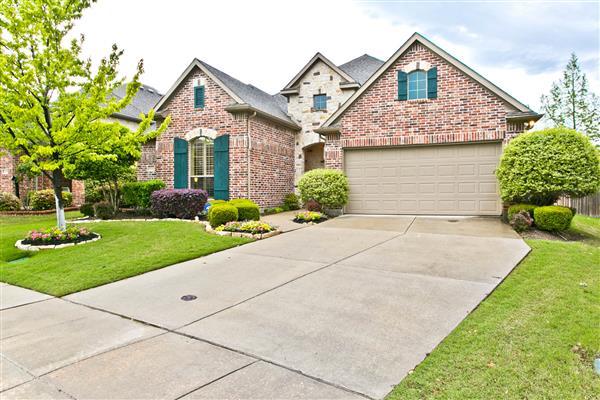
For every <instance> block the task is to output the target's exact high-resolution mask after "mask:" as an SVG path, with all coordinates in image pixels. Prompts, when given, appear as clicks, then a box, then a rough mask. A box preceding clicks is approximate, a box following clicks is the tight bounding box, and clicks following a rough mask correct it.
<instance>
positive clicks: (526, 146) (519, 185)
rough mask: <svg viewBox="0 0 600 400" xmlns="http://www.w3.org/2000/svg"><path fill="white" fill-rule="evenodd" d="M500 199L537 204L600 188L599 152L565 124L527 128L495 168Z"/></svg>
mask: <svg viewBox="0 0 600 400" xmlns="http://www.w3.org/2000/svg"><path fill="white" fill-rule="evenodd" d="M496 174H497V176H498V180H499V182H500V193H501V196H502V199H503V200H505V201H509V202H523V203H530V204H537V205H550V204H553V203H554V202H555V201H556V200H557V199H558V198H559V197H560V196H563V195H564V196H569V197H582V196H586V195H588V194H593V193H595V192H596V191H598V188H600V166H599V159H598V152H597V150H596V149H595V147H594V145H593V144H592V143H591V142H590V140H589V139H588V138H587V137H586V136H584V135H582V134H581V133H578V132H576V131H574V130H571V129H567V128H553V129H545V130H542V131H537V132H527V133H523V134H521V135H520V136H518V137H516V138H515V139H513V140H512V141H511V142H510V143H509V144H508V146H507V147H506V149H505V150H504V154H503V155H502V158H501V161H500V166H499V168H498V170H497V172H496Z"/></svg>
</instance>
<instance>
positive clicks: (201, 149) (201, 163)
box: [189, 136, 215, 196]
mask: <svg viewBox="0 0 600 400" xmlns="http://www.w3.org/2000/svg"><path fill="white" fill-rule="evenodd" d="M189 165H190V188H192V189H204V190H206V191H207V192H208V195H209V196H213V194H214V180H215V163H214V151H213V141H212V139H209V138H207V137H203V136H200V137H197V138H195V139H193V140H192V141H191V142H190V163H189Z"/></svg>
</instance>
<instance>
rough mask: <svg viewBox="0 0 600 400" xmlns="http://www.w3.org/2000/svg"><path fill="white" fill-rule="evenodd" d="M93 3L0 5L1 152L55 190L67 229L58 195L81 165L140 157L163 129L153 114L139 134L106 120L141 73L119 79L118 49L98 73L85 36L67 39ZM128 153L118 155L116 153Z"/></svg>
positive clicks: (7, 1) (10, 1) (46, 0)
mask: <svg viewBox="0 0 600 400" xmlns="http://www.w3.org/2000/svg"><path fill="white" fill-rule="evenodd" d="M93 2H95V0H2V1H1V2H0V147H3V148H5V149H8V150H9V151H10V152H12V153H13V154H14V155H16V156H17V157H19V163H20V169H21V170H27V171H29V172H30V173H35V174H44V175H45V176H47V177H48V178H49V179H50V181H51V182H52V186H53V189H54V193H55V200H56V210H57V212H56V213H57V223H58V226H59V227H60V228H65V217H64V205H63V201H62V196H61V191H62V187H61V182H62V178H63V177H67V178H69V174H70V173H71V174H72V173H73V171H74V169H75V166H76V165H77V163H78V162H80V160H85V161H86V162H94V161H97V162H102V161H103V160H115V159H117V158H118V157H123V156H125V157H127V155H131V156H133V157H137V156H139V150H140V146H141V144H142V143H144V142H145V141H147V140H149V139H151V138H154V137H156V136H157V135H158V134H160V132H162V131H163V130H164V129H165V128H166V125H167V124H168V122H169V121H168V120H166V121H165V123H163V124H162V125H161V126H160V127H159V128H158V129H156V130H150V129H149V127H150V126H151V121H152V120H153V118H154V111H151V112H150V113H149V114H148V115H146V116H143V115H142V116H141V117H142V118H143V120H142V122H141V123H140V125H139V128H138V129H137V130H136V131H131V130H129V129H125V130H124V129H123V127H122V126H121V125H120V124H118V123H116V122H109V121H108V120H107V118H108V117H109V116H110V115H112V114H113V113H115V112H116V111H119V110H121V109H122V108H124V107H125V106H126V105H127V104H129V103H130V102H131V100H132V99H133V97H134V96H135V94H136V93H137V91H138V89H139V87H140V82H139V77H140V75H141V74H142V72H143V62H142V61H141V60H140V62H139V64H138V67H137V72H136V73H135V75H134V76H133V79H132V80H131V82H130V83H129V84H128V85H127V91H126V95H125V96H124V97H123V98H117V97H115V96H112V93H113V90H114V89H116V88H117V87H118V86H119V85H122V84H123V83H124V78H120V77H119V74H118V66H119V60H120V58H121V55H122V54H123V51H122V50H120V49H119V48H118V47H117V46H116V45H113V46H112V49H111V51H110V53H109V54H108V56H106V57H105V58H103V59H102V60H101V61H100V63H99V66H98V67H97V68H92V63H91V60H89V59H84V58H83V57H82V54H81V49H82V44H83V41H84V37H83V35H82V36H81V37H80V38H79V39H73V40H71V41H68V40H67V37H68V35H69V33H70V32H71V31H72V29H73V24H74V23H75V21H76V20H78V19H79V18H81V15H82V12H83V11H84V10H85V9H87V8H88V7H90V5H91V3H93ZM115 148H117V149H119V151H120V152H125V154H123V153H120V154H115V153H114V152H113V149H115Z"/></svg>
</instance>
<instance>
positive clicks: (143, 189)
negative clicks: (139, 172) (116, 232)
mask: <svg viewBox="0 0 600 400" xmlns="http://www.w3.org/2000/svg"><path fill="white" fill-rule="evenodd" d="M164 188H165V183H164V182H163V181H161V180H159V179H153V180H149V181H144V182H127V183H126V184H124V185H123V188H122V189H121V191H122V193H123V204H125V205H128V206H131V207H136V208H148V207H149V206H150V195H151V194H152V192H154V191H156V190H160V189H164Z"/></svg>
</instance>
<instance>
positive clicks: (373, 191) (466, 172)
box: [344, 143, 502, 215]
mask: <svg viewBox="0 0 600 400" xmlns="http://www.w3.org/2000/svg"><path fill="white" fill-rule="evenodd" d="M501 152H502V145H501V143H481V144H460V145H437V146H422V147H419V146H416V147H403V148H397V147H395V148H384V149H360V150H359V149H357V150H345V152H344V165H345V171H346V174H347V175H348V178H349V180H350V199H349V202H348V206H347V207H346V212H348V213H363V214H442V215H499V214H500V213H501V211H502V204H501V201H500V198H499V196H498V182H497V180H496V176H495V170H496V167H497V165H498V161H499V158H500V154H501Z"/></svg>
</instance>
